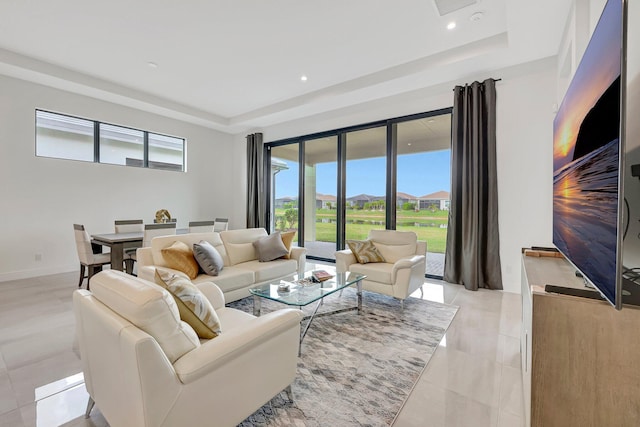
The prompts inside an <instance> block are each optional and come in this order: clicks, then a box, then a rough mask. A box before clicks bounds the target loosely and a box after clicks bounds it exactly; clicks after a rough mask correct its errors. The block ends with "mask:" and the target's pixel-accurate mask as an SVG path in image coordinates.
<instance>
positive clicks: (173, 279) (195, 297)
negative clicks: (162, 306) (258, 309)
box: [155, 269, 221, 339]
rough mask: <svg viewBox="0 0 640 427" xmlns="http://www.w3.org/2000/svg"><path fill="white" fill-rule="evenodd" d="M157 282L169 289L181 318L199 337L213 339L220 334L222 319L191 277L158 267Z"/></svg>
mask: <svg viewBox="0 0 640 427" xmlns="http://www.w3.org/2000/svg"><path fill="white" fill-rule="evenodd" d="M155 282H156V284H158V285H160V286H162V287H163V288H165V289H166V290H168V291H169V293H170V294H171V296H172V297H173V298H174V300H175V301H176V305H177V306H178V311H179V312H180V318H181V319H182V320H184V321H185V322H187V323H188V324H189V325H191V327H192V328H193V330H194V331H195V332H196V334H198V337H200V338H205V339H211V338H215V337H217V336H218V335H219V334H220V332H221V330H220V320H218V315H217V314H216V311H215V310H214V309H213V306H212V305H211V302H209V300H208V299H207V297H205V296H204V294H203V293H202V292H201V291H200V289H198V288H197V287H196V285H194V284H193V283H191V281H190V280H189V279H185V278H184V277H181V276H178V275H176V274H173V273H169V272H167V271H162V270H160V269H156V277H155Z"/></svg>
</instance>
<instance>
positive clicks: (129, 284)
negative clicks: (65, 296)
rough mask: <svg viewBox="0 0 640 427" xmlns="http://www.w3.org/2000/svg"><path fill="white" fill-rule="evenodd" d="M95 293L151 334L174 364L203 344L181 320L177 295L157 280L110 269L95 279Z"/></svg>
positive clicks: (121, 314) (92, 283)
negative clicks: (143, 278)
mask: <svg viewBox="0 0 640 427" xmlns="http://www.w3.org/2000/svg"><path fill="white" fill-rule="evenodd" d="M91 292H92V293H93V295H94V296H95V297H96V298H97V299H98V300H99V301H100V302H102V303H103V304H104V305H106V306H107V307H109V308H110V309H111V310H112V311H114V312H115V313H117V314H119V315H120V316H121V317H123V318H125V319H126V320H128V321H129V322H131V323H132V324H134V325H135V326H137V327H138V328H140V329H142V330H143V331H144V332H146V333H147V334H149V335H151V336H152V337H153V338H154V339H155V340H156V341H157V342H158V345H159V346H160V348H162V350H163V351H164V353H165V355H166V356H167V358H168V359H169V361H170V362H171V363H173V362H175V361H176V360H177V359H178V358H179V357H181V356H182V355H184V354H185V353H188V352H189V351H191V350H193V349H195V348H197V347H199V346H200V341H199V340H198V336H197V335H196V333H195V332H194V330H193V328H191V326H189V325H188V324H187V323H186V322H183V321H181V320H180V314H179V312H178V307H177V305H176V302H175V300H174V299H173V297H172V296H171V295H170V294H169V292H168V291H167V290H166V289H162V288H161V287H160V286H158V285H156V284H155V283H151V282H148V281H146V280H142V279H139V278H137V277H134V276H131V275H128V274H126V273H123V272H121V271H116V270H106V271H102V272H100V273H98V274H96V275H95V276H93V277H92V278H91Z"/></svg>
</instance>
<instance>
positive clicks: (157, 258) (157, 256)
mask: <svg viewBox="0 0 640 427" xmlns="http://www.w3.org/2000/svg"><path fill="white" fill-rule="evenodd" d="M201 240H206V241H207V242H209V243H211V245H212V246H213V247H214V248H216V250H217V251H218V253H219V254H220V256H222V259H223V260H224V265H225V266H227V265H229V257H228V256H227V251H226V250H225V248H224V245H223V244H222V240H221V239H220V233H216V232H210V233H189V234H176V235H171V236H160V237H155V238H153V240H151V255H152V257H153V265H155V266H160V267H167V263H166V261H165V259H164V256H163V255H162V252H161V251H162V249H164V248H166V247H169V246H171V245H172V244H173V243H174V242H184V243H186V244H187V245H188V246H189V247H192V246H193V244H194V243H198V242H200V241H201Z"/></svg>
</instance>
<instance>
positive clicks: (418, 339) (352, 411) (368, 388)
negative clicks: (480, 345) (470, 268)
mask: <svg viewBox="0 0 640 427" xmlns="http://www.w3.org/2000/svg"><path fill="white" fill-rule="evenodd" d="M355 305H356V291H355V289H353V288H347V289H345V290H344V292H343V294H342V296H339V295H338V294H337V293H336V294H334V295H331V296H329V297H327V298H326V300H325V303H324V305H323V306H322V307H321V308H320V310H319V312H323V311H331V310H335V309H338V308H343V307H348V306H355ZM229 306H230V307H233V308H237V309H240V310H243V311H247V312H249V313H251V312H252V310H253V299H252V297H249V298H244V299H242V300H239V301H235V302H233V303H230V304H229ZM314 306H315V304H311V305H310V306H308V307H305V309H304V311H305V314H310V313H311V311H312V308H314ZM283 307H285V306H284V305H283V304H279V303H276V302H273V301H268V300H263V302H262V312H263V313H268V312H270V311H273V310H278V309H280V308H283ZM457 310H458V308H457V307H455V306H451V305H444V304H439V303H435V302H430V301H424V300H420V299H416V298H407V299H406V300H405V302H404V310H402V309H401V307H400V302H399V301H397V300H394V299H393V298H390V297H386V296H383V295H379V294H375V293H370V292H364V296H363V311H364V312H363V314H362V315H360V316H358V314H357V311H348V312H344V313H339V314H335V315H330V316H324V317H318V318H316V319H314V321H313V323H312V325H311V327H310V329H309V331H308V333H307V336H306V337H305V338H304V341H303V343H302V356H301V357H300V358H299V359H298V375H297V377H296V380H295V381H294V383H293V385H292V389H293V396H294V401H293V402H289V400H288V399H287V396H286V393H284V392H283V393H280V394H279V395H278V396H276V397H274V398H273V399H272V400H271V402H269V403H268V404H266V405H265V406H263V407H262V408H260V409H259V410H258V411H256V412H255V413H254V414H252V415H251V416H250V417H249V418H247V419H246V420H245V421H243V422H242V423H241V424H240V426H241V427H249V426H305V427H306V426H314V427H315V426H341V427H344V426H388V425H390V424H391V423H392V421H393V419H394V417H395V416H396V414H397V413H398V411H399V410H400V408H401V407H402V404H403V403H404V401H405V400H406V398H407V397H408V395H409V392H410V391H411V389H412V387H413V384H414V383H415V382H416V380H417V379H418V376H419V375H420V373H421V372H422V370H423V369H424V367H425V366H426V364H427V362H428V361H429V359H430V358H431V355H432V354H433V352H434V351H435V349H436V347H437V345H438V343H439V342H440V340H441V339H442V336H443V335H444V333H445V331H446V330H447V328H448V327H449V324H450V323H451V321H452V320H453V317H454V316H455V314H456V311H457ZM305 323H306V321H305V322H303V325H304V324H305Z"/></svg>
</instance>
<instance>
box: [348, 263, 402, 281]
mask: <svg viewBox="0 0 640 427" xmlns="http://www.w3.org/2000/svg"><path fill="white" fill-rule="evenodd" d="M392 269H393V264H389V263H387V262H375V263H370V264H351V265H350V266H349V271H350V272H352V273H360V274H364V275H366V276H367V278H366V279H365V280H370V281H372V282H378V283H384V284H387V285H391V271H392Z"/></svg>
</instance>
